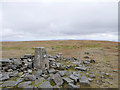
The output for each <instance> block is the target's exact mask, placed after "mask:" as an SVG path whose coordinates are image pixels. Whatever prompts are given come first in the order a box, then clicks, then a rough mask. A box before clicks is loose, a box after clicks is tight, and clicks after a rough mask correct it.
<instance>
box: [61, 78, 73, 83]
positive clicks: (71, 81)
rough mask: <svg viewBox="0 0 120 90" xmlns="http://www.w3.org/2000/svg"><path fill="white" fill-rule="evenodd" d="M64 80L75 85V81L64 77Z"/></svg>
mask: <svg viewBox="0 0 120 90" xmlns="http://www.w3.org/2000/svg"><path fill="white" fill-rule="evenodd" d="M63 80H64V81H66V82H67V83H74V81H73V80H72V79H70V78H68V77H63Z"/></svg>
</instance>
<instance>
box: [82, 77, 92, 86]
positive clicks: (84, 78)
mask: <svg viewBox="0 0 120 90" xmlns="http://www.w3.org/2000/svg"><path fill="white" fill-rule="evenodd" d="M80 84H82V85H86V86H89V85H90V82H89V81H88V78H87V77H86V76H82V77H81V79H80Z"/></svg>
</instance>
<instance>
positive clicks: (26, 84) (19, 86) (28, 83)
mask: <svg viewBox="0 0 120 90" xmlns="http://www.w3.org/2000/svg"><path fill="white" fill-rule="evenodd" d="M30 84H32V82H31V81H27V82H22V83H20V84H19V85H18V86H17V87H18V88H26V86H28V85H30Z"/></svg>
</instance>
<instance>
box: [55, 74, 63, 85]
mask: <svg viewBox="0 0 120 90" xmlns="http://www.w3.org/2000/svg"><path fill="white" fill-rule="evenodd" d="M53 79H54V82H55V83H56V84H57V85H62V84H63V80H62V78H61V76H60V75H59V74H55V75H54V77H53Z"/></svg>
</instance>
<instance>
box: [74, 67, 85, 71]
mask: <svg viewBox="0 0 120 90" xmlns="http://www.w3.org/2000/svg"><path fill="white" fill-rule="evenodd" d="M75 69H76V70H81V71H86V70H87V68H85V67H75Z"/></svg>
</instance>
